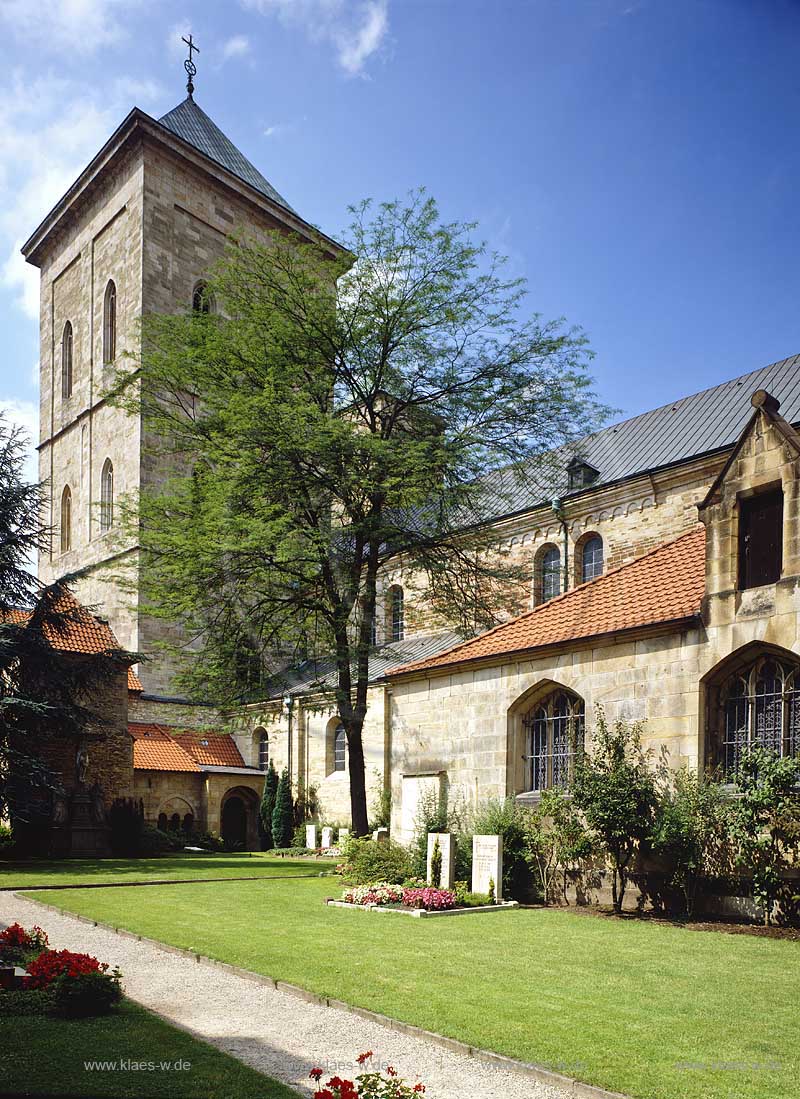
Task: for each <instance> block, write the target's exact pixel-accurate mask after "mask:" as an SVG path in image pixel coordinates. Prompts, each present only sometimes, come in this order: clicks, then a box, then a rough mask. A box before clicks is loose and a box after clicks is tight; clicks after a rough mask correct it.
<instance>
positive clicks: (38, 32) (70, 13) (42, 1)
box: [0, 0, 141, 55]
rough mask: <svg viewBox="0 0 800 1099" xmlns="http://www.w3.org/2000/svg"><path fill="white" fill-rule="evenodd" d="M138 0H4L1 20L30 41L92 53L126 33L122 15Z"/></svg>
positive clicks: (55, 49) (0, 2)
mask: <svg viewBox="0 0 800 1099" xmlns="http://www.w3.org/2000/svg"><path fill="white" fill-rule="evenodd" d="M140 7H141V3H140V2H139V3H136V2H135V0H0V24H2V25H3V26H4V27H5V28H6V30H8V31H10V32H11V34H12V35H13V36H14V37H15V38H18V39H20V40H22V41H23V42H24V43H25V44H26V45H31V44H34V45H37V46H39V47H40V48H43V49H45V50H48V51H50V52H53V53H58V52H60V51H63V50H70V51H72V52H74V53H79V54H83V55H86V54H90V53H94V52H96V51H97V50H99V49H101V48H104V47H106V46H111V45H114V44H115V43H117V42H119V41H120V40H121V39H123V38H124V37H125V34H126V32H125V28H124V27H123V25H122V23H121V20H120V17H121V16H122V15H123V14H124V11H125V9H126V8H128V9H134V8H140Z"/></svg>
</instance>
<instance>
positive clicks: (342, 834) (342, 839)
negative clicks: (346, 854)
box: [336, 828, 350, 847]
mask: <svg viewBox="0 0 800 1099" xmlns="http://www.w3.org/2000/svg"><path fill="white" fill-rule="evenodd" d="M349 838H350V829H349V828H340V829H339V836H338V839H337V841H336V842H337V843H338V845H339V847H341V846H342V844H343V843H347V840H348V839H349Z"/></svg>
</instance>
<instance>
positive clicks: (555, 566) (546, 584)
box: [537, 546, 561, 603]
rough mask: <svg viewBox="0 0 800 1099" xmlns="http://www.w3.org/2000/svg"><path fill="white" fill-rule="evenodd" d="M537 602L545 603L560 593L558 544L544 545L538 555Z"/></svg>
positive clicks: (559, 554) (559, 552)
mask: <svg viewBox="0 0 800 1099" xmlns="http://www.w3.org/2000/svg"><path fill="white" fill-rule="evenodd" d="M537 587H538V589H539V599H538V602H540V603H546V602H547V600H548V599H553V598H554V597H555V596H556V595H560V594H561V551H560V550H559V548H558V546H545V548H544V549H543V550H542V553H541V555H540V557H539V576H538V577H537Z"/></svg>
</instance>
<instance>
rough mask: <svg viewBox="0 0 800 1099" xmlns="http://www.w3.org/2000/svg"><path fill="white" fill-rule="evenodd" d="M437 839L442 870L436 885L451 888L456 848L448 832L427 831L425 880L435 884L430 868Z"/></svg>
mask: <svg viewBox="0 0 800 1099" xmlns="http://www.w3.org/2000/svg"><path fill="white" fill-rule="evenodd" d="M437 840H438V841H439V851H440V853H441V856H442V864H441V865H442V872H441V877H440V878H439V882H438V885H439V887H440V888H441V889H451V888H452V886H453V880H454V878H455V858H456V850H455V846H454V844H453V837H452V836H451V835H450V833H449V832H428V867H427V874H426V880H427V882H428V884H429V885H436V884H437V883H436V882H435V881H434V880H433V870H432V861H433V852H434V850H435V848H436V841H437Z"/></svg>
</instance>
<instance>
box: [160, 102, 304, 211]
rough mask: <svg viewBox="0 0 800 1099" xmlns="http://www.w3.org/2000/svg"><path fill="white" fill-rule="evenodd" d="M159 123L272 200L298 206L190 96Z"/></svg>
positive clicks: (286, 205) (285, 205) (287, 207)
mask: <svg viewBox="0 0 800 1099" xmlns="http://www.w3.org/2000/svg"><path fill="white" fill-rule="evenodd" d="M158 123H159V125H160V126H163V127H164V128H165V129H166V130H169V131H170V132H171V133H173V134H175V135H176V136H177V137H179V138H181V139H182V140H183V141H186V142H187V143H188V144H189V145H192V146H194V148H195V149H198V150H199V151H200V152H201V153H204V154H205V156H207V157H208V158H209V159H210V160H213V161H214V162H215V163H216V164H219V165H221V166H222V167H223V168H226V169H227V170H228V171H229V172H232V173H233V175H235V176H237V177H238V178H239V179H241V180H243V181H244V182H245V183H249V184H250V186H251V187H253V188H255V190H256V191H260V192H261V194H262V195H266V197H267V198H269V199H271V200H272V201H273V202H277V203H278V204H279V205H281V206H283V207H285V209H287V210H290V211H291V212H292V213H293V214H294V213H296V211H295V210H293V209H292V207H291V206H290V205H289V203H288V202H287V201H286V199H285V198H284V197H283V195H281V194H279V193H278V192H277V191H276V190H275V188H274V187H273V186H272V184H271V183H270V182H269V181H268V180H266V179H265V178H264V176H262V174H261V172H259V170H258V168H256V166H255V165H254V164H251V163H250V161H249V160H248V159H247V157H246V156H245V155H244V153H242V152H240V150H239V149H237V148H236V146H235V145H234V144H233V142H232V141H231V140H230V138H229V137H226V136H225V134H224V133H223V132H222V130H221V129H220V128H219V126H217V124H216V123H215V122H212V121H211V119H210V118H209V117H208V115H207V114H206V112H205V111H204V110H202V109H201V108H200V107H198V106H197V104H196V103H195V101H194V100H193V99H192V97H191V96H187V97H186V99H184V101H183V102H182V103H179V104H178V106H177V107H174V108H173V109H172V110H171V111H169V112H168V113H167V114H165V115H164V116H163V117H162V118H159V120H158Z"/></svg>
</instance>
